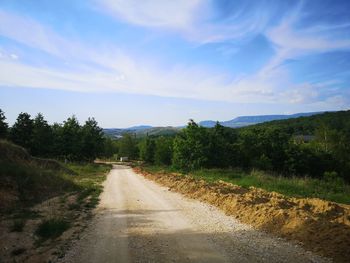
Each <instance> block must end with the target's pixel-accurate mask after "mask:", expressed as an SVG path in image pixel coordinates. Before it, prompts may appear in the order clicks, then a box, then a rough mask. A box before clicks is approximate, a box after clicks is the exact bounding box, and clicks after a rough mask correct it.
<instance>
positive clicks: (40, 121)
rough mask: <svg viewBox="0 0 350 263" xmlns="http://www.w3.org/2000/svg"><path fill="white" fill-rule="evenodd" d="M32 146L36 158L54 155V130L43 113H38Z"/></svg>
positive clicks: (34, 125)
mask: <svg viewBox="0 0 350 263" xmlns="http://www.w3.org/2000/svg"><path fill="white" fill-rule="evenodd" d="M31 145H32V146H31V150H32V154H33V155H35V156H45V157H47V156H49V155H50V154H51V153H52V147H53V133H52V129H51V126H50V125H49V124H48V123H47V121H46V120H45V119H44V116H43V115H42V114H41V113H38V115H37V116H36V117H35V119H34V122H33V133H32V142H31Z"/></svg>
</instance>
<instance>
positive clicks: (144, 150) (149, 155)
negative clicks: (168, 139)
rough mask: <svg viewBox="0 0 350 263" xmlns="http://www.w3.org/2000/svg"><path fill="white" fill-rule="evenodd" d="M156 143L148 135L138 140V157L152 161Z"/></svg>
mask: <svg viewBox="0 0 350 263" xmlns="http://www.w3.org/2000/svg"><path fill="white" fill-rule="evenodd" d="M155 148H156V144H155V142H154V140H153V139H151V138H150V137H148V136H147V137H146V138H145V139H143V140H142V141H141V142H140V145H139V149H140V158H141V160H143V161H145V162H148V163H154V152H155Z"/></svg>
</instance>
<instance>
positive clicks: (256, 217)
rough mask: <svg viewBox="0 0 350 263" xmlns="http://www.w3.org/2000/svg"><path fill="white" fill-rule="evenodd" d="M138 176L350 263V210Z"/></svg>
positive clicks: (221, 185) (177, 178) (178, 178)
mask: <svg viewBox="0 0 350 263" xmlns="http://www.w3.org/2000/svg"><path fill="white" fill-rule="evenodd" d="M134 170H135V172H138V173H140V174H142V175H144V176H145V177H146V178H149V179H151V180H154V181H156V182H158V183H160V184H162V185H164V186H167V187H169V188H170V190H173V191H176V192H180V193H182V194H185V195H186V196H187V197H190V198H195V199H198V200H201V201H205V202H207V203H210V204H212V205H215V206H217V207H219V208H220V209H222V210H223V211H224V212H225V213H226V214H228V215H232V216H234V217H235V218H237V219H239V220H240V221H242V222H244V223H247V224H250V225H253V226H254V227H256V228H258V229H262V230H265V231H267V232H270V233H273V234H276V235H278V236H282V237H284V238H287V239H290V240H297V241H300V242H301V243H302V244H303V246H304V247H306V248H307V249H309V250H311V251H314V252H316V253H318V254H320V255H323V256H327V257H331V258H333V260H334V261H336V262H349V260H350V206H349V205H342V204H337V203H333V202H328V201H324V200H321V199H317V198H310V199H309V198H288V197H286V196H283V195H281V194H278V193H275V192H267V191H265V190H262V189H258V188H254V187H250V188H249V189H246V188H242V187H239V186H237V185H233V184H230V183H226V182H223V181H218V182H215V183H208V182H205V181H203V180H198V179H194V178H191V177H190V176H182V175H179V174H165V173H155V174H150V173H147V172H145V171H143V170H141V169H140V168H134Z"/></svg>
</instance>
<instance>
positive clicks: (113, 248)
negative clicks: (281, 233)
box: [60, 165, 328, 262]
mask: <svg viewBox="0 0 350 263" xmlns="http://www.w3.org/2000/svg"><path fill="white" fill-rule="evenodd" d="M81 237H82V238H81V239H80V240H77V241H76V242H75V244H74V245H73V247H72V248H71V249H70V250H69V251H68V253H67V254H66V256H65V257H64V258H63V259H61V260H60V262H328V260H326V259H324V258H321V257H319V256H316V255H314V254H312V253H311V252H307V251H305V250H304V249H302V248H301V247H300V246H298V245H297V244H295V243H290V242H287V241H285V240H283V239H281V238H275V237H271V236H269V235H268V234H265V233H263V232H259V231H257V230H254V229H253V228H251V227H250V226H248V225H245V224H242V223H240V222H239V221H237V220H236V219H234V218H232V217H229V216H226V215H225V214H224V213H223V212H221V211H220V210H218V209H217V208H215V207H214V206H211V205H208V204H205V203H201V202H199V201H195V200H191V199H187V198H185V197H183V196H182V195H180V194H178V193H174V192H170V191H169V190H168V188H166V187H162V186H159V185H158V184H156V183H154V182H152V181H149V180H147V179H145V178H144V177H142V176H140V175H137V174H136V173H135V172H134V171H133V170H132V169H131V168H129V167H126V166H120V165H118V166H114V169H113V170H112V171H111V172H110V174H109V175H108V177H107V180H106V182H105V185H104V192H103V194H102V195H101V202H100V205H99V207H98V208H97V210H96V217H95V219H94V220H93V221H92V222H91V224H90V226H89V227H88V228H87V230H86V231H85V232H84V234H82V235H81Z"/></svg>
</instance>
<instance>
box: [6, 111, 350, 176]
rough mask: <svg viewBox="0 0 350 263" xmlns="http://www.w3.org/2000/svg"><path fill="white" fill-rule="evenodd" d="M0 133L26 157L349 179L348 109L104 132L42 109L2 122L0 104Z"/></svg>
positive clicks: (90, 123)
mask: <svg viewBox="0 0 350 263" xmlns="http://www.w3.org/2000/svg"><path fill="white" fill-rule="evenodd" d="M0 138H6V139H8V140H11V141H13V142H14V143H16V144H18V145H21V146H23V147H25V148H26V149H28V151H29V152H30V153H31V154H32V155H34V156H41V157H50V158H58V159H68V160H93V159H95V158H96V157H108V158H110V157H114V159H116V158H118V157H121V156H127V157H129V158H130V159H141V160H143V161H144V162H146V163H151V164H158V165H171V166H173V167H174V168H176V169H181V170H186V171H190V170H195V169H201V168H234V167H238V168H242V169H261V170H265V171H271V172H273V173H276V174H283V175H286V176H291V175H293V176H311V177H322V176H325V175H326V176H329V175H331V176H333V177H334V176H339V177H342V178H343V179H345V180H346V181H348V182H350V111H340V112H331V113H325V114H320V115H315V116H310V117H301V118H297V119H289V120H280V121H272V122H267V123H262V124H258V125H253V126H249V127H244V128H239V129H232V128H227V127H223V126H221V125H220V124H219V123H217V124H216V126H215V127H214V128H204V127H202V126H200V125H198V124H197V123H196V122H194V121H193V120H191V121H190V122H189V123H188V125H187V127H185V128H184V129H182V130H181V131H180V132H179V133H178V134H176V136H146V137H144V138H137V137H136V135H134V134H128V133H126V134H124V135H123V137H122V138H121V139H113V138H107V137H105V136H104V134H103V130H102V129H101V128H100V127H99V126H98V124H97V122H96V120H95V119H94V118H89V119H88V120H87V121H85V123H84V124H83V125H80V124H79V122H78V120H77V119H76V118H75V117H74V116H72V117H70V118H68V119H67V120H66V121H64V122H63V123H62V124H59V123H55V124H53V125H49V124H48V123H47V121H46V120H45V119H44V116H43V115H42V114H40V113H39V114H38V115H37V116H36V117H35V118H34V119H32V118H31V116H30V115H29V114H28V113H20V114H19V115H18V118H17V120H16V122H15V123H14V125H13V126H12V127H9V126H8V124H7V123H6V118H5V115H4V113H3V112H2V111H1V110H0Z"/></svg>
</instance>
